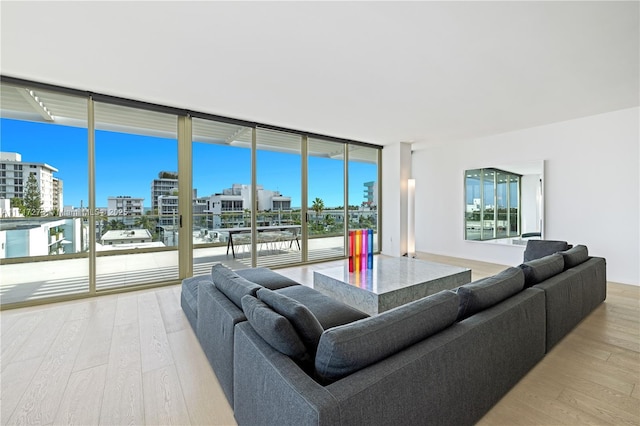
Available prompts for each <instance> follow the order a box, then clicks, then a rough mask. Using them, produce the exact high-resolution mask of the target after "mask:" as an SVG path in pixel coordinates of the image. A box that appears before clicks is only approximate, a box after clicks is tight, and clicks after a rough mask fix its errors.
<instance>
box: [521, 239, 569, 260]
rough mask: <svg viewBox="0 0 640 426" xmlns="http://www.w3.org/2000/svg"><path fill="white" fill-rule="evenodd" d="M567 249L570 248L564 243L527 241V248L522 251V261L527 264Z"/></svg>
mask: <svg viewBox="0 0 640 426" xmlns="http://www.w3.org/2000/svg"><path fill="white" fill-rule="evenodd" d="M569 248H571V247H570V246H569V245H568V244H567V242H566V241H553V240H529V241H527V247H526V248H525V249H524V259H523V260H522V261H523V262H529V261H530V260H535V259H540V258H542V257H545V256H548V255H550V254H553V253H557V252H559V251H564V250H568V249H569Z"/></svg>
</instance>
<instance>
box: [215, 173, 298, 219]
mask: <svg viewBox="0 0 640 426" xmlns="http://www.w3.org/2000/svg"><path fill="white" fill-rule="evenodd" d="M256 189H257V199H258V203H257V208H258V211H259V212H265V211H269V212H290V211H291V197H286V196H283V195H282V194H280V192H278V191H272V190H268V189H264V187H263V186H262V185H257V187H256ZM251 199H252V191H251V185H243V184H239V183H234V184H233V185H232V186H231V188H226V189H224V190H223V191H222V192H221V193H218V194H214V195H212V196H211V197H209V212H210V213H211V215H212V217H211V218H210V221H209V224H210V225H211V227H212V228H230V227H238V226H247V221H248V220H249V217H248V216H247V214H246V211H249V210H251V205H252V203H251ZM263 222H269V223H262V224H263V225H266V224H271V223H270V222H271V221H269V220H267V219H265V220H263Z"/></svg>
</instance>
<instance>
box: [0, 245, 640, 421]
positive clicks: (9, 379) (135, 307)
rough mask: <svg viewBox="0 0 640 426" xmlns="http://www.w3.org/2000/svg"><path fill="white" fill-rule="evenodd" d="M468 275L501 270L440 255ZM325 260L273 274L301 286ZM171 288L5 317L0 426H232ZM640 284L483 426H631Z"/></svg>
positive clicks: (620, 292)
mask: <svg viewBox="0 0 640 426" xmlns="http://www.w3.org/2000/svg"><path fill="white" fill-rule="evenodd" d="M418 258H421V259H425V260H432V261H436V262H441V263H448V264H453V265H460V266H465V267H469V268H471V269H472V271H473V279H474V280H475V279H478V278H482V277H485V276H489V275H492V274H494V273H496V272H498V271H500V270H502V269H504V267H505V266H503V265H495V264H489V263H484V262H476V261H471V260H465V259H457V258H450V257H444V256H435V255H428V254H424V253H420V254H418ZM333 265H334V264H333V263H324V264H315V265H310V266H305V267H296V268H285V269H280V270H278V272H280V273H282V274H283V275H286V276H289V277H290V278H293V279H295V280H297V281H299V282H302V283H311V282H312V281H313V271H314V270H317V269H322V268H327V267H331V266H333ZM179 298H180V287H179V286H172V287H163V288H159V289H153V290H143V291H139V292H134V293H126V294H120V295H109V296H101V297H98V298H93V299H84V300H79V301H74V302H65V303H57V304H50V305H43V306H38V307H31V308H23V309H15V310H8V311H3V312H2V313H1V314H0V321H1V324H0V325H1V334H0V339H1V348H2V353H1V358H0V366H1V376H0V378H1V381H2V383H1V394H0V414H1V419H0V420H1V423H2V425H11V424H56V425H58V424H77V425H97V424H101V425H124V424H154V425H156V424H158V425H160V424H162V425H165V424H180V425H188V424H198V425H229V424H235V422H234V419H233V413H232V410H231V407H230V406H229V405H228V404H227V402H226V399H225V398H224V395H223V393H222V390H221V389H220V386H219V384H218V382H217V380H216V377H215V375H214V374H213V372H212V370H211V368H210V367H209V364H208V363H207V360H206V358H205V356H204V354H203V353H202V350H201V349H200V346H199V344H198V341H197V340H196V338H195V335H194V333H193V332H192V330H191V328H190V327H189V324H188V322H187V320H186V318H185V317H184V315H183V314H182V311H181V309H180V302H179V300H180V299H179ZM639 382H640V287H637V286H629V285H622V284H616V283H609V285H608V295H607V300H606V302H605V303H603V304H602V305H600V306H599V307H598V308H597V309H596V310H595V311H594V312H593V313H592V314H591V315H590V316H589V317H587V318H586V319H585V320H584V321H583V322H582V323H580V324H579V325H578V326H577V327H576V328H575V329H574V330H573V331H572V332H571V333H570V334H569V335H568V336H566V337H565V339H564V340H563V341H562V342H560V343H559V344H558V345H557V346H556V347H555V348H554V349H553V351H551V353H549V354H547V356H546V357H545V358H544V359H543V360H542V361H541V362H540V363H539V364H538V365H537V366H536V367H535V368H534V369H533V370H532V371H531V372H530V373H529V374H528V375H527V376H525V377H524V378H523V379H522V380H521V381H520V382H519V383H518V384H517V385H516V386H515V387H514V388H513V389H512V390H511V391H510V392H509V393H508V394H507V395H506V396H505V397H504V398H503V399H502V400H501V401H500V402H499V403H498V404H497V405H496V406H495V407H494V408H493V409H492V410H491V411H490V412H489V413H487V415H486V416H485V417H484V418H483V419H482V420H481V421H480V422H479V424H481V425H513V424H529V425H558V424H571V425H577V424H580V425H582V424H599V425H608V424H610V425H620V424H632V425H640V384H639Z"/></svg>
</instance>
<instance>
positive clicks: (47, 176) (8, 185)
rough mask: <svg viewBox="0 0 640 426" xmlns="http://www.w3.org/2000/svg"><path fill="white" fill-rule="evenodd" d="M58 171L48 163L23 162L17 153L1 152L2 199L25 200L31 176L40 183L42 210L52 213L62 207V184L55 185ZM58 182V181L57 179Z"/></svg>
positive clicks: (0, 181)
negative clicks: (55, 175) (54, 175)
mask: <svg viewBox="0 0 640 426" xmlns="http://www.w3.org/2000/svg"><path fill="white" fill-rule="evenodd" d="M57 171H58V169H56V168H55V167H52V166H50V165H49V164H46V163H32V162H24V161H22V155H20V154H19V153H17V152H0V198H7V199H11V198H24V192H25V188H26V186H27V180H28V179H29V175H31V174H33V175H34V176H35V178H36V182H37V183H38V190H39V191H40V200H41V201H42V206H41V208H42V210H43V211H44V212H50V211H52V210H53V209H55V208H58V209H59V208H60V207H61V206H62V182H61V181H59V180H58V183H56V184H54V179H56V178H54V177H53V174H54V173H55V172H57ZM56 180H57V179H56Z"/></svg>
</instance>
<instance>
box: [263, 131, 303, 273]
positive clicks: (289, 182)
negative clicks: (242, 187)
mask: <svg viewBox="0 0 640 426" xmlns="http://www.w3.org/2000/svg"><path fill="white" fill-rule="evenodd" d="M301 144H302V137H301V136H300V135H298V134H295V133H287V132H280V131H274V130H266V129H260V128H259V129H258V130H257V151H256V185H255V188H252V190H253V194H254V196H255V197H256V198H255V203H254V204H255V205H256V230H257V232H256V233H255V241H256V249H257V251H256V254H257V256H258V258H257V264H258V265H259V266H276V265H284V264H291V263H299V262H300V261H302V245H303V244H304V240H303V239H302V238H300V236H301V230H302V226H301V221H302V217H301V215H302V213H303V212H302V165H301V164H302V156H301V149H302V145H301Z"/></svg>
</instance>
